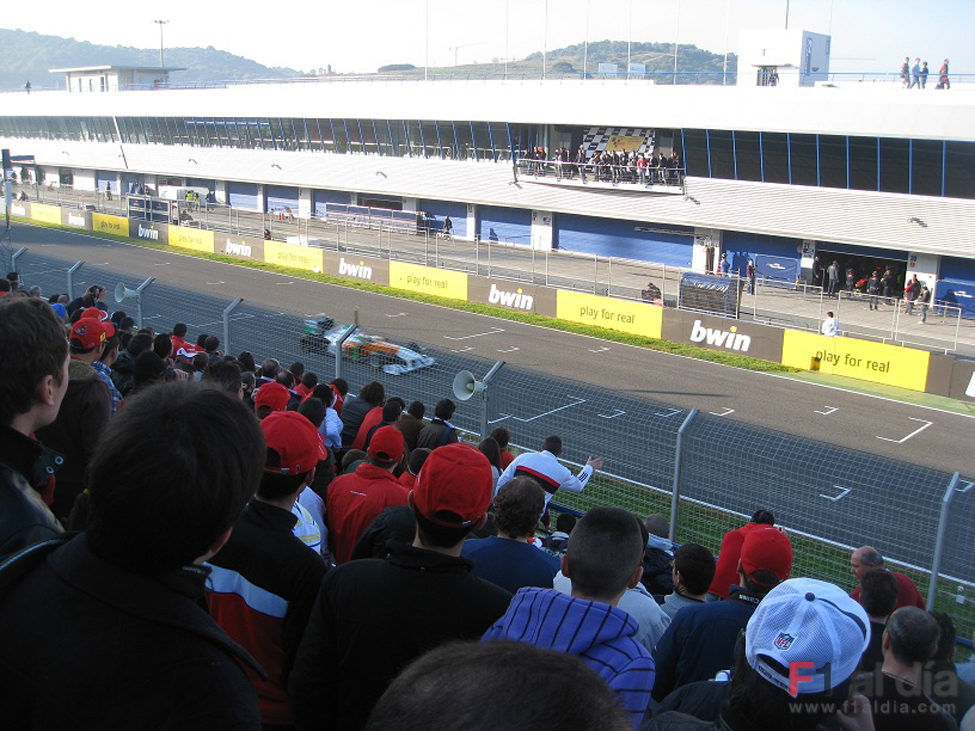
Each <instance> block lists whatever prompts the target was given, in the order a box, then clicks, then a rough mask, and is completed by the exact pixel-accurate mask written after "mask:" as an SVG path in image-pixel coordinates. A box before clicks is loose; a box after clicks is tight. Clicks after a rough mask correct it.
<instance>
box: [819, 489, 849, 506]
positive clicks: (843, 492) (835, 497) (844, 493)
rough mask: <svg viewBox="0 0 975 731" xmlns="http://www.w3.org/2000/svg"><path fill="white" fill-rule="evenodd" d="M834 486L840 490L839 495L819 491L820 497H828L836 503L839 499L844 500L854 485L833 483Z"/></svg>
mask: <svg viewBox="0 0 975 731" xmlns="http://www.w3.org/2000/svg"><path fill="white" fill-rule="evenodd" d="M833 487H834V488H835V489H837V490H839V491H840V493H839V495H824V494H823V493H819V497H822V498H826V499H827V500H829V501H831V502H834V503H835V502H836V501H837V500H842V499H843V498H845V497H846V496H847V495H849V494H850V491H851V490H853V488H852V487H843V486H841V485H833Z"/></svg>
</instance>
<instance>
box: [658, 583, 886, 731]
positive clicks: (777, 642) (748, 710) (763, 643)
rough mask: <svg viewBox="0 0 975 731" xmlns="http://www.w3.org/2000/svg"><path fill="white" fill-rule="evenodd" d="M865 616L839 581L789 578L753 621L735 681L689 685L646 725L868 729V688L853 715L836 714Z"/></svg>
mask: <svg viewBox="0 0 975 731" xmlns="http://www.w3.org/2000/svg"><path fill="white" fill-rule="evenodd" d="M866 624H867V618H866V616H864V613H863V609H861V608H860V607H859V606H858V605H857V604H856V602H854V601H852V600H851V599H850V598H849V597H847V596H845V595H844V594H843V591H842V589H840V588H839V587H838V586H834V585H832V584H828V583H826V582H824V581H817V580H816V579H791V580H789V581H785V582H783V583H781V584H779V585H778V586H777V587H776V588H774V589H772V591H770V592H769V593H768V595H767V596H766V597H765V598H764V599H763V600H762V603H761V604H759V606H758V608H757V609H756V610H755V613H754V614H753V615H752V617H751V619H750V620H749V621H748V625H747V627H746V629H745V643H744V648H743V649H742V650H740V651H739V652H738V654H737V660H736V663H735V670H734V672H733V673H732V676H731V682H729V683H714V682H700V683H693V684H691V685H688V686H685V687H684V688H682V689H680V690H678V691H676V692H675V693H673V694H672V695H671V696H669V697H668V698H667V699H666V701H664V703H663V704H662V707H661V712H659V715H657V716H655V717H654V718H653V720H652V721H650V722H649V723H647V724H644V726H642V727H641V728H646V729H653V730H654V731H672V730H673V731H676V730H678V729H680V730H682V731H683V730H691V729H715V731H717V729H723V730H724V731H751V729H796V730H797V731H798V730H803V731H813V730H814V729H819V728H822V727H823V726H821V724H823V723H824V722H825V723H827V724H829V725H828V726H827V727H828V728H835V727H836V724H837V723H839V724H840V725H841V727H843V728H854V729H869V728H870V726H869V720H870V710H869V707H868V706H867V704H866V703H865V700H866V699H865V698H863V697H862V696H860V697H859V698H855V700H857V703H856V704H855V705H854V708H855V709H856V710H855V711H854V712H853V714H852V717H845V718H843V717H842V716H840V717H839V718H838V717H837V716H838V715H839V714H835V715H834V709H835V708H837V707H842V705H843V701H845V700H846V699H847V696H848V694H849V690H850V686H851V677H852V676H853V673H854V671H855V670H856V658H857V657H858V656H859V654H860V652H861V651H862V649H863V647H864V645H865V644H866V641H867V627H866ZM796 663H800V664H799V665H796ZM793 668H798V669H799V671H798V672H796V671H795V670H793ZM799 700H801V701H802V702H801V703H797V701H799ZM685 714H689V715H685ZM846 722H849V723H850V725H847V723H846Z"/></svg>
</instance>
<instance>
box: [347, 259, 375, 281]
mask: <svg viewBox="0 0 975 731" xmlns="http://www.w3.org/2000/svg"><path fill="white" fill-rule="evenodd" d="M339 276H343V277H355V278H356V279H372V267H369V266H366V265H365V264H363V263H362V262H361V261H360V262H359V263H358V264H349V263H348V262H347V261H346V260H345V257H344V256H343V257H342V258H341V259H339Z"/></svg>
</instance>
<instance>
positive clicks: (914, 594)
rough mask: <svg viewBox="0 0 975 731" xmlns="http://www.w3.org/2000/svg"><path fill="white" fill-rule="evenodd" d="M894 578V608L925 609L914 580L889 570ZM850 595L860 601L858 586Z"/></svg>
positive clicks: (925, 606) (922, 598)
mask: <svg viewBox="0 0 975 731" xmlns="http://www.w3.org/2000/svg"><path fill="white" fill-rule="evenodd" d="M890 573H891V574H893V575H894V578H895V579H897V604H895V605H894V609H895V610H897V609H900V608H901V607H917V608H918V609H927V605H926V604H925V602H924V597H922V596H921V592H919V591H918V590H917V587H916V586H915V585H914V582H913V581H911V578H910V577H909V576H905V575H904V574H899V573H897V572H896V571H891V572H890ZM850 597H851V598H852V599H856V600H857V601H860V587H859V586H858V587H857V588H856V589H854V590H853V591H851V592H850Z"/></svg>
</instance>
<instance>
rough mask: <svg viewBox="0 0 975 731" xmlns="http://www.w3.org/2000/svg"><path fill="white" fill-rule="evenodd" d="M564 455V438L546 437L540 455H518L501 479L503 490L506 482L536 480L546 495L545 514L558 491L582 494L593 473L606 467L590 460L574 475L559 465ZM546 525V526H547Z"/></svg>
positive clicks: (533, 453)
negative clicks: (521, 478)
mask: <svg viewBox="0 0 975 731" xmlns="http://www.w3.org/2000/svg"><path fill="white" fill-rule="evenodd" d="M561 455H562V438H561V437H557V436H554V435H553V436H550V437H545V441H544V442H542V449H541V451H540V452H525V453H524V454H519V455H518V456H517V457H515V459H514V460H513V461H512V462H511V464H509V465H508V466H507V467H506V468H505V471H504V472H502V473H501V477H499V478H498V489H499V490H500V489H501V488H502V487H504V486H505V484H506V483H507V482H509V481H510V480H512V479H514V478H515V477H516V476H517V475H522V474H523V475H527V476H528V477H531V478H532V479H533V480H535V481H536V482H537V483H538V484H539V485H540V486H541V488H542V489H543V490H544V491H545V507H546V511H547V508H548V504H549V502H550V501H551V499H552V496H553V495H555V493H556V492H557V491H558V490H559V489H564V490H568V491H569V492H582V491H583V490H584V489H585V487H586V485H587V484H588V482H589V478H590V477H592V475H593V473H594V472H595V471H596V470H598V469H600V468H601V467H602V466H603V460H602V458H599V457H597V458H593V457H589V458H588V459H587V460H586V465H585V466H584V467H583V468H582V470H580V472H579V474H578V475H573V474H572V473H571V472H570V471H569V469H568V468H567V467H565V466H563V465H562V463H561V462H559V457H560V456H561ZM546 525H547V524H546Z"/></svg>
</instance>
